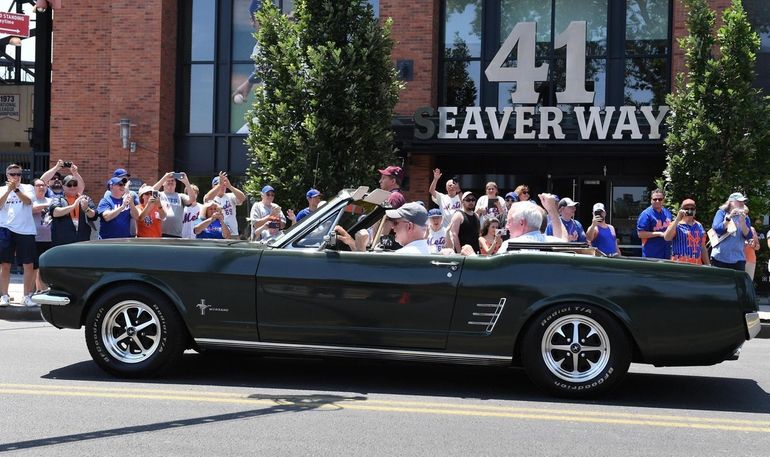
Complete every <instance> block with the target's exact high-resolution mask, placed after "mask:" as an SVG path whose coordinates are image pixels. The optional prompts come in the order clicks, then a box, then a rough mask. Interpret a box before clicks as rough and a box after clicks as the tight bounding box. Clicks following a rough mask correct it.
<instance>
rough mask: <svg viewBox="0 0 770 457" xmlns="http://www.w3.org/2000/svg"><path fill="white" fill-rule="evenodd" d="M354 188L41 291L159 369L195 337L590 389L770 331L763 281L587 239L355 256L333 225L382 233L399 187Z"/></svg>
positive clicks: (702, 358) (77, 261)
mask: <svg viewBox="0 0 770 457" xmlns="http://www.w3.org/2000/svg"><path fill="white" fill-rule="evenodd" d="M381 192H382V191H379V190H376V191H373V192H368V193H367V190H366V189H365V188H360V189H357V190H356V191H342V192H340V194H339V195H338V196H337V197H336V198H334V199H332V200H331V201H329V202H328V203H327V204H326V205H324V206H323V207H321V208H320V209H319V210H318V211H316V212H315V213H314V214H312V215H311V216H309V217H307V218H305V219H303V220H302V221H301V222H300V223H299V224H296V225H295V226H293V227H292V228H290V229H289V230H287V231H286V232H285V233H281V234H280V235H279V236H278V237H277V238H274V239H272V240H271V241H270V242H268V243H264V244H263V243H255V242H248V241H235V240H230V241H228V240H222V241H212V240H177V239H124V240H108V241H107V240H105V241H94V242H85V243H76V244H70V245H66V246H59V247H56V248H53V249H51V250H49V251H48V252H46V253H45V254H44V255H43V256H42V257H41V259H40V268H41V274H42V278H43V280H44V281H45V282H47V283H48V284H50V286H51V288H50V290H48V291H46V292H45V293H41V294H37V295H35V296H34V297H33V300H34V301H36V302H37V303H39V304H40V305H41V311H42V314H43V316H44V317H45V319H46V320H47V321H48V322H50V323H51V324H53V325H55V326H56V327H59V328H73V329H76V328H80V327H83V326H85V337H86V343H87V345H88V349H89V351H90V353H91V356H92V357H93V359H94V360H95V361H96V363H97V364H98V365H99V366H100V367H102V368H103V369H104V370H106V371H108V372H110V373H112V374H115V375H117V376H125V377H143V376H153V375H157V374H159V373H161V372H162V371H164V370H166V369H168V368H170V367H173V366H174V363H175V362H178V361H179V360H180V358H181V357H182V354H183V352H184V351H185V350H186V349H190V348H192V349H195V350H197V351H205V350H207V349H219V350H222V349H237V350H247V351H254V352H259V353H270V354H285V355H302V356H308V355H311V356H319V357H333V356H336V357H339V356H343V357H359V358H381V359H398V360H410V361H415V362H434V363H435V362H438V363H460V364H473V365H504V366H523V367H524V369H525V370H526V372H527V374H528V375H529V377H530V378H531V379H532V380H533V382H535V383H536V384H537V385H539V386H540V387H542V388H544V389H546V390H547V391H549V392H551V393H554V394H557V395H562V396H570V397H576V396H585V395H591V394H597V393H600V392H604V391H607V390H608V389H610V388H611V387H612V386H615V385H617V384H618V382H619V381H620V380H621V379H622V378H623V376H624V375H625V373H626V372H627V371H628V367H629V364H630V362H638V363H648V364H653V365H657V366H664V365H710V364H716V363H719V362H722V361H724V360H728V359H735V358H736V357H737V355H738V353H739V351H740V348H741V345H742V344H743V343H744V342H745V341H746V340H749V339H751V338H753V337H754V336H755V335H756V334H757V332H758V331H759V329H760V321H759V316H758V312H757V304H756V297H755V293H754V288H753V286H752V283H751V281H750V280H749V277H748V276H747V275H746V274H744V273H739V272H735V271H732V270H726V269H719V268H712V267H701V266H694V265H684V264H678V263H673V262H668V261H654V260H644V259H630V258H606V257H602V256H598V255H596V254H595V253H594V252H593V250H591V249H590V248H587V247H586V246H580V245H574V244H569V243H564V244H563V245H558V244H556V245H522V246H519V247H518V248H517V249H516V250H514V251H509V252H506V253H501V254H497V255H494V256H491V257H463V256H460V255H427V256H420V255H401V254H397V253H393V252H385V251H382V250H380V249H379V243H375V245H374V246H372V247H370V250H369V252H350V251H349V250H348V249H347V246H346V245H344V244H342V243H341V242H339V241H337V240H336V239H335V236H334V227H335V226H336V225H341V226H342V227H343V228H346V229H347V230H348V231H349V232H350V233H353V232H356V231H359V230H368V231H369V232H370V233H371V237H370V238H371V239H373V240H379V239H380V237H379V235H380V233H379V232H380V231H381V230H382V226H383V221H384V213H385V209H384V207H383V205H382V202H383V201H384V200H385V198H387V195H383V194H382V193H381Z"/></svg>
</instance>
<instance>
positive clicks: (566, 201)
mask: <svg viewBox="0 0 770 457" xmlns="http://www.w3.org/2000/svg"><path fill="white" fill-rule="evenodd" d="M579 204H580V202H576V201H573V200H572V199H571V198H569V197H564V198H562V199H561V200H559V208H564V207H565V206H577V205H579Z"/></svg>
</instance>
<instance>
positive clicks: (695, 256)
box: [663, 198, 711, 265]
mask: <svg viewBox="0 0 770 457" xmlns="http://www.w3.org/2000/svg"><path fill="white" fill-rule="evenodd" d="M663 238H664V239H665V240H666V241H672V243H671V260H673V261H674V262H681V263H692V264H695V265H711V262H709V255H708V249H706V230H705V229H704V228H703V225H702V224H701V223H700V222H698V221H696V220H695V200H693V199H690V198H688V199H686V200H684V201H683V202H682V204H681V205H680V206H679V212H677V213H676V218H675V219H674V221H673V222H672V223H671V225H669V226H668V228H666V231H665V233H664V234H663Z"/></svg>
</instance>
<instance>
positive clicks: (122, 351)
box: [85, 285, 186, 377]
mask: <svg viewBox="0 0 770 457" xmlns="http://www.w3.org/2000/svg"><path fill="white" fill-rule="evenodd" d="M184 335H186V332H185V329H184V325H183V324H182V321H181V319H180V317H179V314H178V313H177V311H176V309H175V308H174V307H173V306H172V305H171V304H170V303H169V301H168V300H167V299H166V297H164V296H163V295H161V294H159V293H157V292H155V291H153V290H150V289H145V288H141V287H136V286H128V285H126V286H120V287H117V288H115V289H111V290H109V291H108V292H107V293H105V294H103V295H102V296H100V297H99V298H97V299H96V301H95V303H94V304H93V306H92V307H91V309H90V311H89V313H88V317H87V318H86V330H85V336H86V343H87V346H88V351H89V352H90V353H91V357H92V358H93V359H94V361H95V362H96V363H97V364H98V365H99V366H100V367H101V368H102V369H104V370H105V371H107V372H108V373H111V374H113V375H116V376H124V377H147V376H156V375H158V374H160V373H161V372H162V371H165V370H167V369H169V368H171V367H172V366H173V365H174V364H175V363H176V362H177V361H178V360H179V359H180V358H181V356H182V353H183V352H184V348H185V336H184Z"/></svg>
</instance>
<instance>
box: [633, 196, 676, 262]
mask: <svg viewBox="0 0 770 457" xmlns="http://www.w3.org/2000/svg"><path fill="white" fill-rule="evenodd" d="M665 198H666V195H665V194H664V193H663V191H662V190H660V189H655V190H653V191H652V197H651V201H650V203H651V204H650V206H648V207H647V209H645V210H644V211H642V213H641V214H640V215H639V219H638V220H637V221H636V233H637V234H638V235H639V238H640V239H641V240H642V257H650V258H655V259H666V260H668V259H670V258H671V241H667V240H666V239H665V238H664V236H665V233H666V229H667V228H668V226H669V225H671V221H672V220H673V219H674V217H673V216H672V215H671V211H669V210H668V209H666V208H665V207H664V206H663V200H664V199H665Z"/></svg>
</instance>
